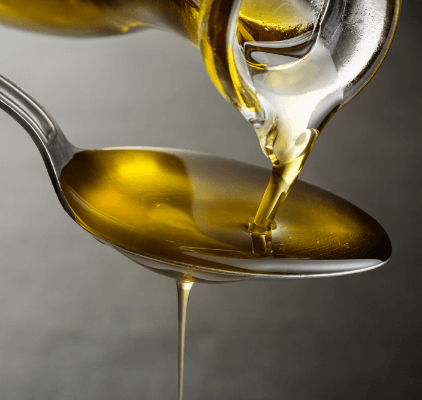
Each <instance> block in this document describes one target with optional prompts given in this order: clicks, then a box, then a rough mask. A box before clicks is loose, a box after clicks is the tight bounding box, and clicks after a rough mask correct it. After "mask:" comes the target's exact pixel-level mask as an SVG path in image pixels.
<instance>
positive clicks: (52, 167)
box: [0, 76, 391, 282]
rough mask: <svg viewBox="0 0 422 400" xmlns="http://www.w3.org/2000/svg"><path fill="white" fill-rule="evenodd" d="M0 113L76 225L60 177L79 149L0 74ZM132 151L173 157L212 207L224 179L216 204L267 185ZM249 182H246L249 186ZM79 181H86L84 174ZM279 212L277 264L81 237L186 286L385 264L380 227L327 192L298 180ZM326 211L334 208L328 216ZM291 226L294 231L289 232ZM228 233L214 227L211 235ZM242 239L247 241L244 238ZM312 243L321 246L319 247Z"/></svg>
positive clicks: (229, 171)
mask: <svg viewBox="0 0 422 400" xmlns="http://www.w3.org/2000/svg"><path fill="white" fill-rule="evenodd" d="M0 107H1V108H2V109H3V110H5V111H6V112H7V113H8V114H9V115H10V116H12V117H13V118H14V119H15V120H16V121H18V123H19V124H20V125H21V126H22V127H23V128H25V130H26V131H27V132H28V134H29V135H30V136H31V138H32V139H33V140H34V142H35V144H36V146H37V147H38V149H39V151H40V153H41V156H42V157H43V159H44V162H45V165H46V168H47V171H48V173H49V175H50V178H51V181H52V184H53V187H54V189H55V191H56V194H57V196H58V199H59V201H60V203H61V205H62V206H63V208H64V209H65V211H66V212H67V213H68V214H69V216H70V217H71V218H72V219H73V220H74V221H77V220H78V218H77V216H76V215H75V213H74V211H73V210H72V207H71V205H70V204H69V202H68V201H67V200H66V197H65V195H64V192H63V190H62V186H61V183H60V176H61V174H62V171H63V169H64V168H65V167H66V165H68V164H69V162H70V161H71V160H72V158H73V157H77V155H78V156H80V154H82V153H84V151H83V150H81V149H78V148H76V147H75V146H73V145H72V144H70V143H69V141H68V140H67V139H66V137H65V136H64V134H63V132H62V131H61V129H60V128H59V126H58V124H57V123H56V122H55V121H54V119H53V118H52V117H51V116H50V115H49V114H48V113H47V112H46V111H45V110H44V109H43V107H42V106H40V105H39V104H38V103H37V102H36V101H35V100H34V99H33V98H32V97H31V96H30V95H29V94H27V93H26V92H25V91H23V90H22V89H20V88H19V87H17V86H16V85H14V84H13V83H12V82H10V81H8V80H7V79H5V78H3V77H1V76H0ZM138 150H140V149H138ZM140 151H143V152H144V154H146V153H145V152H148V151H150V152H151V151H153V153H154V154H155V155H156V157H158V158H157V160H159V157H161V156H160V155H163V154H167V155H172V156H173V157H178V158H179V159H181V160H182V161H183V162H184V163H185V164H186V165H187V169H188V171H189V178H190V179H191V181H192V182H196V185H204V184H207V185H210V186H208V187H207V190H209V191H210V193H216V195H215V199H214V204H216V205H218V201H219V199H220V197H219V196H220V195H219V194H218V188H219V187H228V180H229V181H230V190H229V192H228V193H224V194H221V199H223V196H242V193H245V191H244V190H242V189H244V185H245V182H249V184H250V187H249V188H250V190H249V192H248V193H249V196H250V198H249V197H245V198H244V199H243V201H244V202H245V204H246V202H248V201H249V202H256V203H259V200H260V198H259V196H260V195H261V194H262V193H263V190H264V189H265V183H266V181H267V179H268V173H269V172H268V171H267V170H265V169H262V168H259V167H254V166H250V165H247V164H243V163H239V162H235V161H231V160H225V159H221V158H216V157H211V156H208V155H206V154H201V153H194V152H188V151H180V150H168V149H150V150H148V149H147V148H145V149H142V150H140ZM109 154H110V153H109ZM140 154H142V153H140ZM148 154H149V155H150V153H148ZM158 164H159V163H158ZM87 169H89V165H88V166H87ZM163 171H164V166H163ZM160 173H161V172H160V171H158V173H157V174H158V176H157V180H159V178H160V176H159V175H160ZM251 177H253V180H252V181H251ZM81 179H89V173H87V174H86V176H83V177H81ZM140 190H142V188H140ZM245 196H248V194H246V195H245ZM283 207H284V209H283V214H282V217H280V218H279V219H276V222H277V224H278V225H279V227H278V229H276V230H274V231H273V241H274V242H277V241H279V242H280V243H283V246H284V249H283V252H284V254H285V257H282V258H280V257H264V258H256V257H247V256H246V257H240V258H239V257H237V256H234V257H233V256H230V254H224V253H218V252H214V253H212V252H211V253H210V252H203V251H201V249H198V248H195V246H191V244H190V243H186V244H185V246H184V247H183V248H181V249H180V254H179V255H180V257H178V258H179V260H178V261H174V260H172V259H170V258H166V257H165V256H163V255H162V254H161V253H160V252H159V251H158V252H154V251H153V250H151V251H148V250H146V251H142V252H140V251H136V249H135V250H134V249H133V248H125V247H122V246H119V245H116V243H113V242H112V240H111V239H110V240H108V239H107V235H106V234H101V238H100V237H99V236H97V235H96V234H94V233H93V232H96V231H95V226H94V227H92V229H90V230H89V231H90V233H91V234H93V236H94V237H95V238H96V239H98V240H99V241H100V242H102V243H104V244H106V245H108V246H110V247H113V248H115V249H116V250H118V251H119V252H121V253H122V254H124V255H125V256H126V257H128V258H130V259H131V260H133V261H135V262H137V263H139V264H141V265H143V266H145V267H147V268H150V269H153V270H155V271H156V272H158V273H161V274H164V275H167V276H171V277H174V278H176V279H181V278H183V277H184V276H186V274H188V275H189V278H190V279H191V280H193V281H203V282H228V281H234V280H244V279H251V278H309V277H323V276H334V275H343V274H350V273H355V272H362V271H366V270H369V269H372V268H376V267H379V266H381V265H383V264H385V263H386V262H387V261H388V259H389V257H390V255H391V245H390V241H389V238H388V236H387V234H386V232H385V231H384V229H383V228H382V227H381V226H380V225H379V224H378V223H377V222H376V221H375V220H374V219H373V218H371V217H370V216H369V215H367V214H365V213H364V212H363V211H361V210H359V209H358V208H357V207H355V206H353V205H351V204H350V203H348V202H346V201H344V200H342V199H340V198H338V197H336V196H334V195H332V194H330V193H328V192H325V191H323V190H321V189H318V188H316V187H314V186H312V185H308V184H305V183H303V182H298V183H297V184H296V186H295V188H294V189H293V190H292V192H291V194H290V196H289V197H288V199H287V200H286V203H285V205H284V206H283ZM326 210H328V213H327V211H326ZM332 210H335V213H334V214H333V213H332ZM330 213H331V214H330ZM315 216H317V220H316V219H315ZM298 221H301V224H299V225H298ZM298 226H299V227H300V229H298V228H297V227H298ZM340 227H341V229H342V231H343V233H345V234H346V236H347V235H349V236H350V237H351V238H352V239H353V240H352V239H351V241H350V245H349V241H348V240H347V241H343V242H342V243H339V242H338V241H336V239H335V238H336V237H337V236H336V235H337V233H336V230H337V229H340ZM158 228H159V227H158ZM229 228H230V227H227V226H218V227H217V228H216V229H220V230H224V229H229ZM203 229H207V228H206V227H204V228H203ZM293 234H294V236H295V238H296V240H292V241H289V240H287V239H286V237H287V236H289V235H293ZM245 235H246V236H245V237H247V234H246V233H245ZM161 236H162V238H161V237H160V238H159V239H158V240H161V242H160V243H158V245H157V248H158V249H160V248H161V249H165V246H166V245H168V242H169V241H171V240H172V237H167V236H166V235H165V232H164V234H163V235H161ZM105 238H106V239H105ZM321 238H325V239H321ZM318 239H320V240H321V241H322V242H321V243H320V241H319V240H318ZM324 240H325V241H324ZM305 243H306V245H305ZM160 246H161V247H160ZM163 253H165V252H163ZM180 260H182V261H180Z"/></svg>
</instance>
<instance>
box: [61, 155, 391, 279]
mask: <svg viewBox="0 0 422 400" xmlns="http://www.w3.org/2000/svg"><path fill="white" fill-rule="evenodd" d="M299 162H300V161H299ZM269 178H270V180H271V182H273V183H272V185H273V188H275V190H278V183H277V181H278V180H279V176H274V172H273V173H272V176H271V171H269V170H267V169H264V168H257V167H254V166H251V165H248V164H244V163H240V162H235V161H232V160H228V159H224V158H218V157H213V156H208V155H205V154H200V155H198V153H194V152H186V151H177V150H162V149H134V148H127V149H110V150H107V149H103V150H85V151H81V152H79V153H76V154H75V155H74V157H73V158H72V159H71V160H70V161H69V163H68V164H67V165H66V166H65V167H64V168H63V171H62V173H61V177H60V184H61V188H62V191H63V194H64V196H65V198H66V201H67V203H68V204H69V206H70V207H71V209H72V210H73V212H74V214H75V218H76V222H77V223H78V224H79V225H80V226H82V227H83V228H84V229H86V230H87V231H88V232H91V233H92V234H93V235H95V236H96V237H98V238H100V239H102V240H104V241H106V242H107V243H111V244H114V245H116V246H119V247H121V248H124V249H127V250H129V251H131V252H133V253H137V254H143V255H145V256H146V257H149V258H153V259H160V260H162V261H163V262H164V263H165V262H166V261H167V262H168V263H172V262H174V263H176V264H179V265H182V266H185V274H186V273H189V268H190V267H192V268H193V267H200V268H204V269H207V270H208V271H209V272H211V273H212V272H213V271H215V272H216V273H220V272H227V273H231V272H242V271H248V272H254V273H257V274H262V275H266V274H277V273H278V274H286V273H287V274H288V273H289V270H288V265H287V264H288V263H287V262H284V261H289V260H294V259H311V260H318V259H321V260H325V261H326V264H327V265H328V264H329V263H328V261H327V260H343V259H348V260H351V259H365V258H368V259H370V258H377V259H380V260H382V259H385V258H383V255H382V254H381V253H379V252H380V249H378V248H377V246H376V243H377V242H379V237H380V235H381V233H380V232H381V231H380V229H381V228H380V227H379V225H378V224H377V223H376V222H375V221H373V223H368V218H369V217H368V216H367V215H366V214H364V213H363V212H362V211H360V210H359V209H357V208H356V207H354V206H352V205H351V204H349V203H347V202H345V201H344V200H341V199H339V198H337V197H335V196H333V195H330V194H328V193H327V192H325V191H323V190H321V189H317V188H315V187H313V186H311V185H307V184H305V183H303V182H298V183H297V185H296V186H297V187H296V190H295V188H294V189H293V190H292V192H291V194H290V195H289V196H288V197H287V199H286V200H285V202H283V204H282V205H281V210H280V212H279V213H278V214H277V216H276V217H275V220H274V223H273V227H272V228H273V230H272V241H273V252H272V253H271V254H254V253H253V252H252V239H251V235H250V234H249V232H248V229H249V219H250V217H251V216H253V215H254V214H255V213H256V210H257V209H258V207H259V205H260V203H261V200H262V193H263V192H264V191H265V187H266V182H268V179H269ZM271 190H272V189H271ZM270 198H272V196H270ZM264 203H266V198H265V197H264ZM264 205H265V204H264ZM278 206H279V205H277V207H278ZM269 208H270V209H271V208H273V207H272V206H270V207H269ZM381 236H382V235H381ZM362 237H365V241H367V242H371V243H373V244H374V246H373V248H372V249H370V250H368V252H367V253H365V252H364V250H363V249H362V245H361V239H362ZM281 259H282V260H283V262H282V263H280V260H281ZM319 268H320V271H321V272H324V268H325V267H324V266H320V267H319ZM179 278H180V279H182V278H184V279H185V278H186V275H181V276H179ZM191 279H194V280H196V279H195V278H194V277H193V276H192V278H191Z"/></svg>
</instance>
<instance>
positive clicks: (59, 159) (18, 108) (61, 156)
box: [0, 75, 78, 218]
mask: <svg viewBox="0 0 422 400" xmlns="http://www.w3.org/2000/svg"><path fill="white" fill-rule="evenodd" d="M0 108H1V109H3V110H4V111H5V112H6V113H7V114H9V115H10V116H11V117H12V118H13V119H15V120H16V121H17V122H18V123H19V124H20V125H21V126H22V127H23V128H24V129H25V130H26V131H27V132H28V134H29V136H31V138H32V140H33V141H34V142H35V144H36V146H37V147H38V150H39V151H40V153H41V156H42V158H43V159H44V162H45V166H46V168H47V171H48V173H49V175H50V178H51V181H52V183H53V186H54V189H55V190H56V193H57V196H58V197H59V200H60V203H61V204H62V206H63V207H64V209H65V210H66V212H67V213H68V214H69V215H70V216H71V217H72V218H74V215H73V212H72V211H71V210H70V208H69V206H68V204H67V202H66V200H65V199H64V197H63V194H62V191H61V187H60V182H59V177H60V174H61V171H62V169H63V167H64V166H65V165H66V164H67V163H68V162H69V160H70V159H71V158H72V157H73V155H74V154H75V152H77V151H78V149H76V148H75V147H74V146H72V145H71V144H70V143H69V141H68V140H67V139H66V137H65V136H64V134H63V132H62V131H61V129H60V127H59V126H58V124H57V123H56V121H54V119H53V118H52V117H51V116H50V115H49V114H48V112H47V111H46V110H45V109H44V108H43V107H42V106H41V105H40V104H39V103H38V102H37V101H36V100H34V99H33V98H32V97H31V96H30V95H29V94H28V93H27V92H25V91H24V90H22V89H21V88H19V87H18V86H16V85H15V84H14V83H13V82H11V81H9V80H8V79H6V78H4V77H3V76H1V75H0Z"/></svg>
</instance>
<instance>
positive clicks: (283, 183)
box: [248, 129, 319, 254]
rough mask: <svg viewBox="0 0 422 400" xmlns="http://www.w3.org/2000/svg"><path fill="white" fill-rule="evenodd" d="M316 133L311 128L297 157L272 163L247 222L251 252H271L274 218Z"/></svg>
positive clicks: (305, 157) (274, 226) (298, 172)
mask: <svg viewBox="0 0 422 400" xmlns="http://www.w3.org/2000/svg"><path fill="white" fill-rule="evenodd" d="M318 134H319V132H318V131H317V130H316V129H312V132H311V139H310V141H309V145H308V146H307V148H306V149H305V150H304V152H303V153H302V154H301V155H300V156H299V157H297V158H295V159H294V160H293V161H291V162H289V163H287V164H285V165H282V166H277V165H274V167H273V169H272V171H271V177H270V181H269V182H268V185H267V188H266V190H265V193H264V196H263V198H262V200H261V204H260V205H259V208H258V211H257V213H256V215H255V217H254V218H253V219H251V220H250V222H249V229H248V232H249V233H250V235H251V239H252V252H253V253H255V254H271V253H273V245H272V235H271V230H273V229H275V228H276V227H277V226H276V224H275V222H274V218H275V217H276V215H277V212H278V210H279V209H280V207H281V205H282V204H283V202H284V200H285V199H286V197H287V195H288V194H289V192H290V190H291V188H292V186H293V184H294V182H295V181H296V179H297V177H298V176H299V174H300V171H301V170H302V167H303V165H304V164H305V162H306V159H307V158H308V155H309V153H310V151H311V149H312V147H313V145H314V143H315V141H316V139H317V138H318Z"/></svg>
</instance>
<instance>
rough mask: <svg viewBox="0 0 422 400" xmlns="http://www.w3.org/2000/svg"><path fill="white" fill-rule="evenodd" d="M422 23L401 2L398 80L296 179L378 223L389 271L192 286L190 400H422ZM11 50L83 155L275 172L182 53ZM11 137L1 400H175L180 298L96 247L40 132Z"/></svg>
mask: <svg viewBox="0 0 422 400" xmlns="http://www.w3.org/2000/svg"><path fill="white" fill-rule="evenodd" d="M420 7H421V6H420V3H419V2H417V1H407V2H405V4H404V7H403V14H402V19H401V22H400V24H399V29H398V32H397V37H396V39H395V41H394V43H393V46H392V48H391V52H390V53H389V55H388V56H387V59H386V61H385V63H384V64H383V66H382V68H381V69H380V70H379V72H378V74H377V75H376V76H375V78H374V79H373V80H372V81H371V83H370V84H369V85H368V87H367V88H366V89H365V90H364V91H363V92H362V93H361V94H360V95H359V96H358V97H357V98H356V99H355V100H353V101H352V102H351V103H350V104H349V105H348V106H346V107H345V108H344V109H343V110H341V111H339V112H338V113H337V115H336V116H335V117H334V118H333V120H332V121H331V122H330V124H329V125H328V126H327V128H326V129H325V130H324V132H323V134H322V135H321V137H320V138H319V139H318V141H317V143H316V144H315V147H314V149H313V151H312V154H311V156H310V157H309V159H308V161H307V164H306V166H305V167H304V170H303V172H302V174H301V178H300V179H302V180H305V181H307V182H310V183H312V184H314V185H317V186H321V187H323V188H324V189H326V190H329V191H330V192H332V193H335V194H337V195H339V196H340V197H342V198H344V199H347V200H348V201H350V202H351V203H353V204H356V205H357V206H359V207H360V208H361V209H363V210H364V211H365V212H367V213H369V214H370V215H372V216H373V217H374V218H375V219H376V220H378V221H379V222H380V223H381V224H382V225H383V226H384V227H385V228H386V230H387V232H388V234H389V235H390V237H391V239H392V244H393V257H392V259H391V261H390V262H389V263H388V264H387V265H386V266H385V267H383V268H380V269H378V270H375V271H373V272H368V273H363V274H357V275H352V276H346V277H340V278H332V279H316V280H308V281H306V280H303V281H300V280H297V281H288V282H280V281H277V282H271V281H261V282H259V281H255V282H254V281H250V282H240V283H237V284H227V285H198V286H197V287H195V289H194V291H193V292H192V294H191V299H190V305H189V321H188V329H187V336H186V340H187V349H186V350H187V352H186V359H185V375H186V376H189V380H187V381H186V382H185V387H184V395H185V398H186V399H196V398H199V399H201V400H202V399H204V400H208V399H210V400H211V399H216V398H218V399H223V400H226V399H227V400H229V399H230V400H232V399H245V400H260V399H262V397H263V396H266V398H269V399H280V398H281V399H283V398H284V399H294V400H309V399H312V400H315V399H316V400H320V399H321V400H325V399H327V398H328V399H345V400H349V399H350V400H356V399H365V400H366V399H377V400H378V399H380V400H385V399H404V400H408V399H413V398H416V399H418V398H420V397H421V395H422V388H421V380H420V376H421V373H422V363H421V355H422V349H421V344H420V343H421V339H420V338H421V333H422V332H421V330H422V313H421V308H422V292H421V287H422V272H421V264H422V250H421V246H420V243H421V241H422V232H421V226H422V210H421V209H420V204H421V198H422V190H421V185H420V182H421V176H420V175H421V172H420V171H421V167H422V166H421V157H420V149H421V147H422V136H421V135H420V117H419V116H420V109H421V107H422V103H421V97H420V93H421V90H422V85H421V83H422V82H421V75H420V70H421V58H420V54H419V50H418V41H419V39H418V38H420V37H421V35H422V30H421V27H420V20H421V18H422V12H421V11H422V10H421V8H420ZM143 35H147V36H143ZM0 41H1V48H2V63H1V71H0V72H1V74H2V75H4V76H6V77H8V78H9V79H11V80H12V81H14V82H16V83H18V84H19V85H20V86H22V87H24V88H25V89H26V90H28V92H29V93H31V95H33V96H34V97H35V98H37V99H38V100H39V101H40V102H41V104H43V105H44V106H45V107H46V108H47V109H48V110H49V111H51V113H52V115H54V117H55V119H56V120H57V122H58V123H59V124H60V126H61V127H62V129H63V131H64V132H65V134H66V135H67V136H68V137H69V140H70V141H71V142H72V143H74V144H75V145H77V146H78V147H81V148H99V147H113V146H161V147H163V146H164V147H177V148H187V149H192V150H197V151H204V152H207V153H211V154H216V155H220V156H224V157H232V158H235V159H237V160H239V161H246V162H249V163H253V164H258V165H261V166H267V165H268V164H267V162H268V160H266V159H265V158H264V157H263V156H262V154H261V153H262V152H261V149H260V148H258V146H259V144H258V143H257V140H256V135H255V133H254V132H253V131H251V130H250V127H249V126H248V124H247V122H245V121H243V119H242V117H241V116H240V115H238V112H237V111H236V110H235V109H234V108H230V107H229V106H228V105H227V103H226V102H225V101H224V100H222V99H221V98H220V95H219V94H218V93H217V91H216V90H215V89H214V87H213V86H212V84H211V83H210V82H209V79H208V77H207V74H206V73H205V71H204V67H203V64H202V61H201V59H200V56H199V54H197V51H196V50H195V49H194V48H191V46H190V45H189V44H187V43H184V42H183V41H182V40H178V39H177V38H174V37H172V36H170V35H166V34H164V33H161V34H159V33H153V32H145V33H140V34H139V35H136V34H135V35H133V36H127V38H124V39H123V38H114V39H113V38H109V39H104V40H102V39H101V40H92V41H88V42H84V41H82V40H80V41H79V40H67V39H56V38H52V37H47V36H41V35H30V34H27V33H22V32H18V31H14V30H11V29H5V28H2V29H1V31H0ZM111 77H113V79H110V78H111ZM0 121H1V138H2V146H1V147H0V165H1V173H0V184H1V193H0V204H1V210H2V212H1V213H0V224H1V229H0V254H1V258H0V270H1V280H0V287H1V290H0V301H1V307H0V317H1V321H2V323H1V329H0V393H1V396H0V397H1V398H2V399H6V400H45V399H53V400H68V399H83V400H85V399H90V400H115V399H124V400H127V399H128V400H129V399H130V400H132V399H133V400H138V399H140V398H142V399H144V400H158V399H163V400H167V399H170V398H174V393H176V390H177V301H176V299H175V297H176V294H175V292H176V290H175V287H174V286H175V284H174V281H172V280H171V279H167V278H165V277H161V276H159V275H157V274H154V273H152V272H150V271H148V270H145V269H143V268H139V266H138V265H136V264H135V263H133V262H131V261H130V260H127V259H126V258H125V257H122V256H121V255H120V254H119V253H117V252H116V251H113V250H112V249H108V248H107V247H105V246H103V245H101V244H100V243H98V242H96V241H95V240H94V239H93V238H92V237H91V236H90V235H89V234H85V233H84V232H83V231H82V230H81V229H80V227H79V226H77V225H76V224H75V223H74V222H73V221H72V220H71V219H70V218H69V217H68V216H67V215H66V213H65V212H64V211H63V209H62V208H61V206H60V204H59V202H58V201H57V198H56V195H55V193H54V190H53V188H52V186H51V182H50V180H49V177H48V175H47V174H46V173H45V166H44V163H43V161H42V159H41V157H40V155H39V154H37V151H36V148H35V146H34V144H33V143H32V140H31V139H30V138H29V137H28V135H27V134H26V132H24V131H23V130H22V128H20V127H19V126H18V124H17V123H16V122H14V121H13V120H11V119H10V118H9V117H8V116H6V115H3V114H0ZM120 126H124V127H125V129H124V130H123V131H122V130H121V129H120V128H119V127H120ZM363 144H364V145H363ZM141 393H142V395H141Z"/></svg>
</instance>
